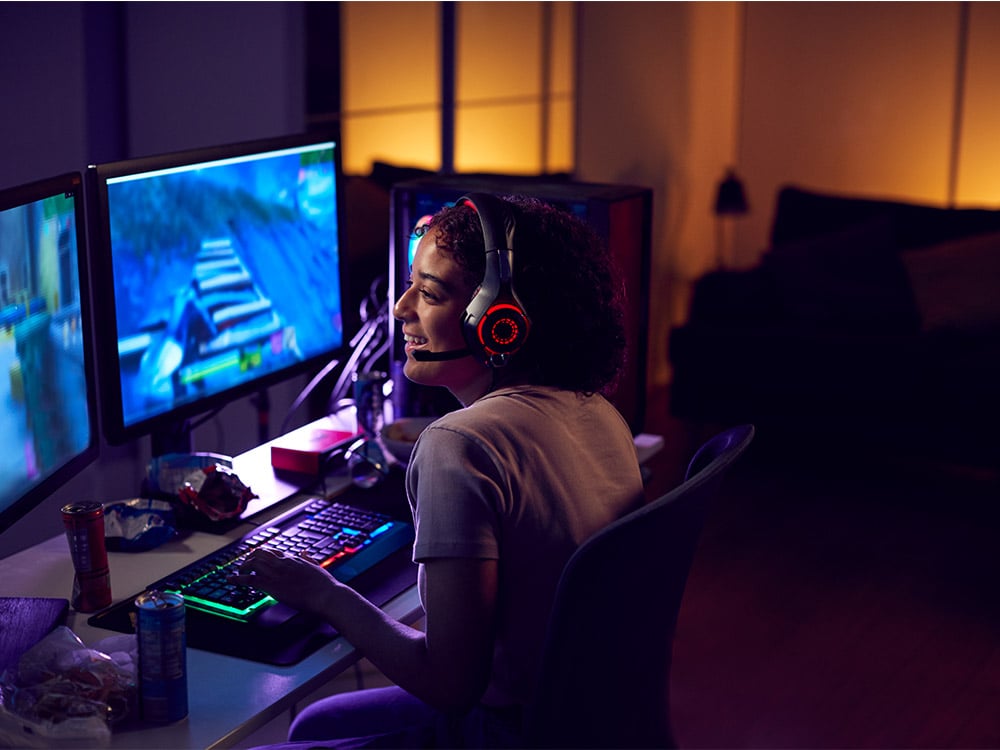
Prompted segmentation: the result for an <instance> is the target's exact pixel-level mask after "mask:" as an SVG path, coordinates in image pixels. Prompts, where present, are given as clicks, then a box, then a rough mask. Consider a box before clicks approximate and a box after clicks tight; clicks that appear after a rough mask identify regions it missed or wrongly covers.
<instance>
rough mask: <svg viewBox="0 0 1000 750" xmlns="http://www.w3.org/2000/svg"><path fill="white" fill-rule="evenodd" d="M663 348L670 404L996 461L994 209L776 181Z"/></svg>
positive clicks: (777, 426)
mask: <svg viewBox="0 0 1000 750" xmlns="http://www.w3.org/2000/svg"><path fill="white" fill-rule="evenodd" d="M669 357H670V362H671V367H672V384H671V395H670V403H671V411H672V413H673V415H674V416H676V417H680V418H683V419H687V420H691V421H693V422H706V423H717V422H722V423H737V422H743V421H751V422H755V423H757V424H758V425H759V426H760V427H761V432H762V434H767V433H768V432H771V433H772V434H780V435H782V436H783V437H787V438H791V439H792V440H796V441H804V440H808V439H810V438H814V437H821V436H825V437H828V438H831V440H832V441H833V442H834V443H835V444H837V445H840V446H844V447H846V448H847V449H848V450H854V449H856V448H857V447H858V446H862V445H864V446H867V447H871V448H875V449H877V450H880V451H884V450H893V451H896V450H898V451H900V452H901V453H905V454H909V455H913V454H917V455H927V456H933V457H938V458H941V459H944V460H946V461H956V460H957V461H959V462H965V463H971V464H976V465H982V464H984V463H985V464H989V465H990V466H1000V211H993V210H986V209H946V208H937V207H933V206H924V205H917V204H910V203H901V202H892V201H884V200H871V199H862V198H855V197H850V196H837V195H826V194H821V193H817V192H811V191H808V190H804V189H801V188H798V187H794V186H789V187H785V188H782V189H781V190H780V191H779V193H778V196H777V202H776V209H775V214H774V220H773V225H772V233H771V244H770V247H769V249H768V250H767V252H765V254H764V256H763V258H762V260H761V262H760V263H759V264H758V265H757V266H756V267H754V268H752V269H749V270H741V271H727V270H718V271H713V272H710V273H708V274H706V275H705V276H703V277H702V278H700V279H699V280H697V282H696V283H695V286H694V289H693V294H692V299H691V307H690V311H689V316H688V319H687V320H686V322H685V323H684V325H682V326H680V327H677V328H675V329H674V330H672V331H671V333H670V340H669Z"/></svg>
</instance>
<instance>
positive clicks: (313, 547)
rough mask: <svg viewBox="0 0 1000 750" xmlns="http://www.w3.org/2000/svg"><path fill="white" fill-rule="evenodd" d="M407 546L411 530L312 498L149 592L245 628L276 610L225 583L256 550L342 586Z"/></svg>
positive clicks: (267, 599)
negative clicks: (295, 561) (303, 564)
mask: <svg viewBox="0 0 1000 750" xmlns="http://www.w3.org/2000/svg"><path fill="white" fill-rule="evenodd" d="M412 542H413V526H412V524H409V523H406V522H403V521H397V520H393V519H392V518H390V517H389V516H386V515H383V514H381V513H376V512H374V511H370V510H365V509H362V508H358V507H356V506H353V505H345V504H342V503H338V502H334V501H332V500H326V499H324V498H312V499H310V500H307V501H305V502H303V503H302V504H300V505H299V506H298V507H296V508H294V509H292V510H290V511H289V512H287V513H285V514H283V515H281V516H279V517H278V518H275V519H274V520H273V521H271V522H270V523H268V524H267V525H266V526H265V527H259V528H257V529H255V530H253V531H251V532H248V533H247V534H246V535H244V537H243V538H242V539H239V540H237V541H235V542H232V543H231V544H228V545H226V546H225V547H223V548H222V549H220V550H217V551H216V552H213V553H211V554H209V555H206V556H205V557H203V558H202V559H200V560H198V561H197V562H194V563H192V564H190V565H187V566H185V567H184V568H181V569H180V570H178V571H177V572H175V573H173V574H171V575H170V576H167V577H166V578H163V579H161V580H159V581H157V582H156V583H154V584H152V585H151V586H149V588H150V589H158V590H160V591H170V592H174V593H177V594H181V595H182V596H183V597H184V601H185V604H186V605H187V606H188V607H190V608H192V609H196V610H200V611H202V612H207V613H209V614H213V615H218V616H220V617H225V618H229V619H232V620H239V621H242V622H249V621H251V620H253V619H254V618H255V617H256V616H257V615H258V614H260V613H261V612H262V611H263V610H266V609H267V608H269V607H271V606H272V605H274V604H276V602H275V600H274V598H273V597H271V596H269V595H267V594H265V593H264V592H262V591H258V590H257V589H254V588H252V587H249V586H243V585H240V584H233V583H230V582H229V581H227V580H226V579H227V578H228V577H229V576H230V575H231V574H232V573H234V572H235V571H236V569H237V568H238V566H239V564H240V563H241V562H242V561H243V559H244V558H246V556H247V555H249V554H250V553H251V552H253V551H254V550H255V549H258V548H263V549H272V550H280V551H282V552H284V553H285V554H287V555H300V556H302V557H304V558H306V559H308V560H311V561H312V562H315V563H316V564H317V565H322V566H323V567H324V568H327V569H328V570H329V571H330V572H331V573H332V574H333V575H334V576H336V578H337V579H338V580H340V581H342V582H344V583H347V582H348V581H350V580H351V579H352V578H354V577H355V576H357V575H359V574H360V573H362V572H364V571H365V570H368V569H369V568H371V567H372V566H373V565H375V564H376V563H378V562H380V561H381V560H384V559H385V558H386V557H388V556H389V555H391V554H392V553H394V552H396V551H397V550H399V549H401V548H402V547H403V546H405V545H408V544H412Z"/></svg>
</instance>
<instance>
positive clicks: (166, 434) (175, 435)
mask: <svg viewBox="0 0 1000 750" xmlns="http://www.w3.org/2000/svg"><path fill="white" fill-rule="evenodd" d="M149 440H150V450H151V452H152V455H153V458H156V457H157V456H165V455H167V454H168V453H190V452H191V445H192V443H191V423H190V422H188V420H186V419H182V420H177V421H175V422H171V423H170V424H169V425H167V426H166V427H164V428H162V429H159V430H157V431H156V432H154V433H152V434H151V435H150V436H149Z"/></svg>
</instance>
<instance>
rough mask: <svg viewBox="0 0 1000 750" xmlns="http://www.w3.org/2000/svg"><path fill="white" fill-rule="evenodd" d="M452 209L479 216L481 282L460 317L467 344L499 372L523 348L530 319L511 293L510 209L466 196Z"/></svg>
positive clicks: (512, 227) (490, 200)
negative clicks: (483, 250)
mask: <svg viewBox="0 0 1000 750" xmlns="http://www.w3.org/2000/svg"><path fill="white" fill-rule="evenodd" d="M456 204H460V205H466V206H469V207H470V208H472V210H474V211H475V212H476V214H477V215H478V216H479V223H480V225H481V226H482V230H483V242H484V244H485V247H486V270H485V272H484V274H483V281H482V283H481V284H480V285H479V289H477V290H476V294H475V295H474V296H473V298H472V301H470V302H469V305H468V307H466V309H465V314H464V315H463V317H462V333H463V335H464V336H465V340H466V343H467V344H468V345H469V347H470V348H471V349H472V350H473V351H474V352H476V353H478V354H479V355H480V356H481V357H482V359H483V361H484V362H485V363H486V364H487V365H489V366H491V367H502V366H503V365H505V364H507V362H508V361H509V359H510V356H511V355H512V354H514V353H516V352H517V351H518V350H519V349H520V348H521V346H523V344H524V340H525V339H526V338H527V336H528V331H529V329H530V328H531V320H530V319H529V318H528V314H527V313H526V312H525V311H524V307H523V306H522V305H521V302H520V300H519V299H518V298H517V294H516V293H515V291H514V258H513V256H514V233H515V229H516V228H517V220H516V218H515V215H514V212H513V210H512V208H513V207H512V206H510V205H509V204H508V203H507V202H506V201H503V200H501V199H500V198H497V197H496V196H493V195H490V194H488V193H469V194H468V195H465V196H463V197H462V198H459V199H458V200H457V201H456Z"/></svg>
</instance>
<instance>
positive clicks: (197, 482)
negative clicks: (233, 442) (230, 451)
mask: <svg viewBox="0 0 1000 750" xmlns="http://www.w3.org/2000/svg"><path fill="white" fill-rule="evenodd" d="M149 479H150V482H151V483H152V485H153V488H154V489H156V490H157V491H159V492H162V493H164V494H167V495H172V496H174V497H176V498H177V499H178V500H179V501H180V502H181V503H182V504H183V505H186V506H188V507H190V508H193V509H194V510H196V511H197V512H198V513H200V514H201V515H203V516H205V517H206V518H208V519H209V520H211V521H222V520H225V519H228V518H235V517H237V516H239V515H240V514H241V513H242V512H243V511H244V510H246V508H247V505H249V504H250V501H251V500H252V499H253V498H255V497H257V496H256V495H255V494H254V493H253V492H252V491H251V490H250V488H249V487H247V486H246V485H245V484H244V483H243V482H242V481H241V480H240V478H239V477H238V476H237V475H236V472H234V471H233V462H232V459H231V458H229V457H227V456H221V455H219V454H217V453H170V454H167V455H164V456H158V457H156V458H154V459H153V460H152V461H151V462H150V468H149Z"/></svg>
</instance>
